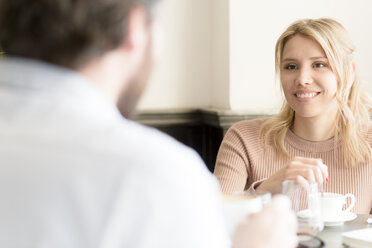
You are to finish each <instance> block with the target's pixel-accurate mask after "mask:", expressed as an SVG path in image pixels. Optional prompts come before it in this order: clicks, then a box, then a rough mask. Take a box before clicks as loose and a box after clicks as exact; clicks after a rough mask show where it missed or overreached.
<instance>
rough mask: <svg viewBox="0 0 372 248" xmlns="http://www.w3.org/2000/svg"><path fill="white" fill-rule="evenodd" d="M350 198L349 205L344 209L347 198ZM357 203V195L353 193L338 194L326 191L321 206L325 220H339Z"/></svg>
mask: <svg viewBox="0 0 372 248" xmlns="http://www.w3.org/2000/svg"><path fill="white" fill-rule="evenodd" d="M347 198H350V200H351V201H350V204H349V206H348V207H347V208H346V209H344V210H343V208H344V206H345V204H346V203H347V202H346V199H347ZM354 205H355V196H354V195H353V194H345V195H341V194H336V193H326V192H324V193H323V194H322V195H321V197H320V208H321V213H322V217H323V220H324V221H327V220H328V221H329V220H337V219H339V218H340V217H342V216H344V214H346V213H348V212H350V210H351V209H352V208H353V207H354Z"/></svg>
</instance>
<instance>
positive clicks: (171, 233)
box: [0, 0, 296, 248]
mask: <svg viewBox="0 0 372 248" xmlns="http://www.w3.org/2000/svg"><path fill="white" fill-rule="evenodd" d="M155 3H156V1H155V0H153V1H151V0H75V1H72V0H35V1H30V0H12V1H0V30H1V32H0V44H1V45H2V47H3V49H4V51H5V52H6V54H7V55H6V57H5V58H3V59H1V61H0V113H1V114H0V150H1V157H0V196H1V202H0V247H17V248H20V247H69V248H71V247H108V248H116V247H128V248H136V247H151V248H153V247H162V248H164V247H172V248H174V247H185V248H186V247H190V248H198V247H200V248H208V247H210V248H218V247H229V246H230V245H231V244H230V243H229V242H230V241H229V238H228V237H227V234H226V230H225V227H224V225H223V219H222V214H221V209H220V208H221V206H220V203H219V190H218V186H217V183H216V180H215V179H214V177H213V176H212V175H211V174H210V173H209V172H208V171H207V169H206V168H205V166H204V165H203V163H202V161H201V160H200V158H199V157H198V156H197V155H196V153H195V152H193V151H192V150H190V149H188V148H186V147H184V146H183V145H181V144H179V143H177V142H176V141H174V140H173V139H171V138H169V137H166V136H165V135H163V134H161V133H160V132H157V131H155V130H153V129H150V128H146V127H143V126H140V125H138V124H136V123H133V122H131V121H129V120H127V119H126V118H123V117H122V115H121V114H120V113H119V110H118V108H117V107H116V104H118V103H120V106H121V107H122V108H121V109H120V111H121V113H122V114H123V115H124V116H126V117H128V116H130V114H131V112H132V111H133V109H134V107H135V104H136V102H137V100H138V98H139V97H140V95H141V93H142V91H143V88H144V86H145V82H146V81H147V78H148V75H149V73H150V68H151V56H152V53H153V47H152V40H153V35H156V34H154V33H153V32H152V25H153V23H154V22H156V13H154V11H153V10H154V9H155V8H154V5H155ZM295 228H296V225H295V220H294V217H293V215H292V213H291V212H290V210H289V204H288V202H287V201H286V200H285V199H282V198H278V199H274V200H273V204H272V205H269V206H268V207H266V208H265V209H264V210H263V212H262V213H260V214H257V215H252V216H250V217H247V219H246V220H245V221H243V222H242V224H241V225H240V227H239V229H238V231H237V232H236V235H235V238H234V241H235V242H234V245H235V246H236V247H274V246H275V247H294V246H295V244H296V238H295Z"/></svg>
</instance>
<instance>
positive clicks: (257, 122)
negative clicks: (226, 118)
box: [231, 117, 269, 130]
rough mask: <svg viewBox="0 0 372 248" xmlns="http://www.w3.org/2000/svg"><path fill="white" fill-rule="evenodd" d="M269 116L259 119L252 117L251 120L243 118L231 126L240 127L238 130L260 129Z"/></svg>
mask: <svg viewBox="0 0 372 248" xmlns="http://www.w3.org/2000/svg"><path fill="white" fill-rule="evenodd" d="M268 119H269V118H267V117H266V118H258V119H251V120H243V121H239V122H237V123H235V124H234V125H232V127H231V128H233V129H238V130H244V129H260V128H261V126H262V123H264V122H265V121H266V120H268Z"/></svg>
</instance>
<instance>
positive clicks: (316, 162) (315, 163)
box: [293, 157, 328, 182]
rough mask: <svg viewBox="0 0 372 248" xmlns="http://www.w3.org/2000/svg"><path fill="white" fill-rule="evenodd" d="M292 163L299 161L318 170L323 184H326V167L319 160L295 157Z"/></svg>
mask: <svg viewBox="0 0 372 248" xmlns="http://www.w3.org/2000/svg"><path fill="white" fill-rule="evenodd" d="M293 161H299V162H301V163H302V164H304V165H312V166H314V167H317V168H319V169H320V171H321V173H322V176H323V178H324V180H323V182H326V181H327V179H328V167H327V166H326V165H325V164H324V163H323V160H322V159H321V158H304V157H295V158H294V160H293Z"/></svg>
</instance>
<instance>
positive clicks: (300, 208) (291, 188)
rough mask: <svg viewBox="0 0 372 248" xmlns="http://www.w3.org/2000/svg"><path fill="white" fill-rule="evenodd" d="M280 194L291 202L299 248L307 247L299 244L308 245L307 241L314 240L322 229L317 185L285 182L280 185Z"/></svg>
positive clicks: (293, 181)
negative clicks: (295, 217)
mask: <svg viewBox="0 0 372 248" xmlns="http://www.w3.org/2000/svg"><path fill="white" fill-rule="evenodd" d="M282 193H283V194H284V195H286V196H288V197H289V199H290V200H291V204H292V209H293V211H294V212H295V214H296V216H297V222H298V230H297V233H298V236H299V239H300V246H299V247H307V246H301V244H302V243H304V244H305V243H308V242H309V240H308V239H312V238H314V237H315V235H316V234H317V233H318V232H320V231H322V230H323V228H324V224H323V220H322V216H321V209H320V197H319V192H318V184H317V183H308V184H300V183H298V182H297V181H296V180H287V181H284V182H283V183H282ZM301 239H303V240H301ZM310 241H311V240H310Z"/></svg>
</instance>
